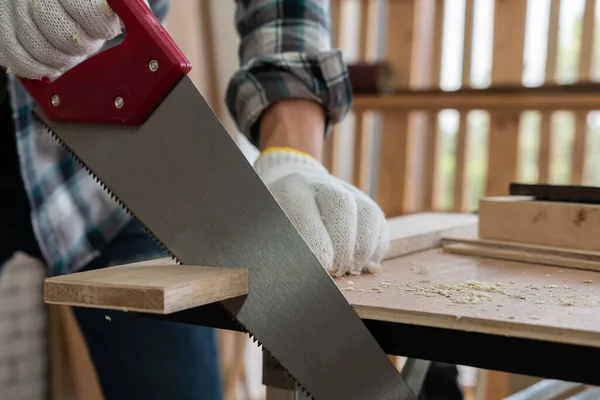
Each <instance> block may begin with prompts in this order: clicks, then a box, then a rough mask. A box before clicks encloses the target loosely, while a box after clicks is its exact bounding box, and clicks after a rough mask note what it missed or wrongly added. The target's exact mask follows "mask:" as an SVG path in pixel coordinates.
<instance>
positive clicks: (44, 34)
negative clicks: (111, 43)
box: [0, 0, 121, 79]
mask: <svg viewBox="0 0 600 400" xmlns="http://www.w3.org/2000/svg"><path fill="white" fill-rule="evenodd" d="M120 33H121V23H120V20H119V18H118V17H117V15H116V14H115V13H114V12H113V11H112V9H111V8H110V7H109V6H108V4H107V2H106V0H0V66H4V67H7V68H8V69H9V70H10V71H11V72H13V73H14V74H15V75H17V76H21V77H25V78H30V79H40V78H44V77H49V78H55V77H57V76H59V75H60V74H62V73H63V72H65V71H66V70H68V69H70V68H72V67H74V66H75V65H77V64H79V63H80V62H82V61H83V60H84V59H85V58H87V57H89V56H90V55H92V54H93V53H95V52H97V51H98V50H100V48H101V47H102V45H104V43H105V42H106V40H109V39H113V38H115V37H116V36H117V35H119V34H120Z"/></svg>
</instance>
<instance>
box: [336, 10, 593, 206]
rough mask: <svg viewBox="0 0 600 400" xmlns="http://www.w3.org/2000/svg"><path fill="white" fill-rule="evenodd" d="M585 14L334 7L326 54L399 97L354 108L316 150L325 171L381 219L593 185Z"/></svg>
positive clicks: (589, 42) (360, 98)
mask: <svg viewBox="0 0 600 400" xmlns="http://www.w3.org/2000/svg"><path fill="white" fill-rule="evenodd" d="M596 8H597V7H596V1H595V0H568V1H564V0H563V1H560V0H495V1H494V0H446V1H444V0H418V1H416V0H331V15H332V27H333V30H334V46H335V47H339V48H341V49H342V50H343V51H344V53H345V55H346V58H347V59H348V60H349V61H358V60H360V61H374V60H383V61H386V62H388V63H389V64H390V65H391V66H392V68H393V70H394V72H395V75H396V85H397V91H396V93H394V94H387V95H368V96H367V95H358V94H357V95H355V100H354V109H353V113H352V117H351V118H348V120H347V121H346V122H344V123H343V124H342V125H341V126H339V127H338V128H337V129H336V130H335V131H334V132H333V133H332V135H331V136H330V138H329V139H328V141H327V154H326V165H327V166H328V168H329V169H330V171H331V172H332V173H334V174H336V175H338V176H341V177H344V178H345V179H347V180H349V181H350V182H352V183H354V184H356V185H358V186H359V187H360V188H361V189H363V190H365V191H367V192H368V193H370V194H371V195H372V196H373V197H374V198H375V199H376V200H377V201H378V202H379V204H380V205H381V206H382V207H383V209H384V211H385V212H386V214H387V215H388V216H395V215H400V214H405V213H410V212H415V211H422V210H454V211H471V210H473V209H476V207H477V199H478V198H479V197H480V196H481V195H483V194H487V195H500V194H506V193H507V191H508V185H509V182H511V181H515V180H518V181H527V182H552V183H574V184H598V183H599V182H600V179H599V178H597V176H599V175H600V174H598V173H597V172H600V157H599V155H598V153H599V152H600V140H599V139H600V123H599V122H600V119H597V116H596V113H595V112H594V111H595V110H598V109H600V91H598V89H600V85H599V86H597V85H595V84H593V83H591V81H593V80H594V79H595V75H596V69H595V68H596V63H595V62H594V60H595V53H594V49H595V47H596V45H597V44H598V41H596V40H595V39H594V35H595V32H596V29H595V28H596V26H595V25H596V19H597V18H600V14H599V13H597V11H596ZM490 14H491V15H493V18H489V16H490ZM597 14H598V16H597ZM486 18H487V19H488V20H489V21H486V22H483V21H485V19H486ZM456 32H460V34H458V35H457V34H456ZM488 49H490V51H489V53H486V51H487V50H488ZM490 58H491V60H490ZM544 58H545V60H544ZM486 62H487V66H489V68H488V69H489V71H486V70H485V68H486ZM577 66H578V67H577ZM536 68H537V69H536ZM536 72H537V76H536ZM452 74H454V76H455V79H454V82H448V81H449V79H448V76H451V75H452ZM532 77H533V78H532ZM546 85H553V86H552V87H547V86H546ZM556 85H558V86H556ZM449 86H450V88H449ZM507 86H508V87H507ZM540 86H541V87H540ZM526 87H527V89H526ZM496 88H499V89H496ZM436 89H437V90H436ZM442 89H443V90H442ZM448 89H451V91H450V92H449V90H448ZM472 89H478V90H472Z"/></svg>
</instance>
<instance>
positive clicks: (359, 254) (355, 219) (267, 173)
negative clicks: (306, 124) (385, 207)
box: [254, 148, 389, 276]
mask: <svg viewBox="0 0 600 400" xmlns="http://www.w3.org/2000/svg"><path fill="white" fill-rule="evenodd" d="M254 168H255V170H256V172H257V173H258V175H259V176H260V177H261V179H262V180H263V182H265V184H266V185H267V187H268V188H269V190H271V192H272V193H273V195H274V196H275V198H276V199H277V201H278V202H279V204H280V205H281V207H282V208H283V210H284V211H285V212H286V213H287V215H288V216H289V218H290V219H291V220H292V222H293V223H294V225H295V226H296V228H297V229H298V231H299V232H300V233H301V234H302V236H303V237H304V239H305V240H306V242H307V243H308V245H309V247H310V248H311V249H312V251H313V252H314V253H315V254H316V256H317V258H318V259H319V261H321V263H322V264H323V266H324V267H325V268H326V269H327V270H328V271H329V272H330V273H331V274H332V275H333V276H342V275H345V274H352V275H358V274H361V273H362V272H377V271H380V270H381V261H382V259H383V257H384V255H385V252H386V251H387V249H388V246H389V232H388V226H387V221H386V219H385V216H384V214H383V212H382V210H381V209H380V208H379V206H378V205H377V204H376V203H375V202H374V201H373V200H372V199H371V198H370V197H369V196H367V195H366V194H365V193H363V192H361V191H360V190H358V189H357V188H356V187H354V186H352V185H350V184H348V183H347V182H344V181H342V180H341V179H338V178H336V177H334V176H333V175H331V174H329V172H328V171H327V169H326V168H325V167H323V166H322V165H321V164H320V163H319V162H318V161H316V160H315V159H313V158H312V157H310V156H308V155H306V154H304V153H300V152H296V151H294V150H291V149H280V148H274V149H267V150H266V151H264V152H263V153H262V154H261V155H260V157H259V158H258V159H257V161H256V162H255V165H254Z"/></svg>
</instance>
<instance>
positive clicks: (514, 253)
mask: <svg viewBox="0 0 600 400" xmlns="http://www.w3.org/2000/svg"><path fill="white" fill-rule="evenodd" d="M443 249H444V252H446V253H452V254H463V255H468V256H477V257H489V258H495V259H498V260H509V261H521V262H527V263H532V264H544V265H552V266H555V267H564V268H576V269H583V270H586V271H596V272H600V252H599V253H598V254H596V255H594V256H585V255H581V254H578V253H575V255H573V254H572V253H570V252H561V251H560V250H551V251H546V250H545V249H544V248H535V247H529V248H519V247H518V246H509V245H506V246H496V245H490V244H485V243H477V242H475V243H473V244H471V243H445V244H444V245H443Z"/></svg>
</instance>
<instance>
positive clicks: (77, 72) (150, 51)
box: [20, 0, 191, 125]
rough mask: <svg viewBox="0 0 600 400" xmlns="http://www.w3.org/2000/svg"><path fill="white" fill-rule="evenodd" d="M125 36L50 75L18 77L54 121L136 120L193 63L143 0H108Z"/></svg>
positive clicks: (133, 122)
mask: <svg viewBox="0 0 600 400" xmlns="http://www.w3.org/2000/svg"><path fill="white" fill-rule="evenodd" d="M108 4H109V6H110V7H111V8H112V9H113V11H114V12H115V13H116V14H117V15H118V16H119V17H120V18H121V21H122V22H123V25H124V26H125V39H124V40H123V42H122V43H121V44H119V45H118V46H115V47H112V48H110V49H108V50H106V51H103V52H101V53H99V54H97V55H95V56H92V57H90V58H89V59H87V60H85V61H84V62H82V63H81V64H79V65H77V66H75V67H74V68H72V69H70V70H69V71H67V72H66V73H64V74H63V75H61V76H60V77H59V78H58V79H56V80H54V81H53V82H51V81H50V79H47V78H45V79H42V80H30V79H24V78H21V79H20V81H21V83H22V84H23V86H24V87H25V89H27V91H28V92H29V94H30V96H31V97H32V98H33V100H34V101H35V102H36V103H37V105H38V106H39V107H40V108H41V109H42V110H43V112H44V114H45V115H46V116H47V117H48V118H49V119H50V120H52V121H56V122H81V123H94V124H122V125H138V124H141V123H143V122H144V121H145V120H146V119H147V118H148V117H149V116H150V114H151V113H152V112H153V111H154V109H155V108H156V107H157V106H158V105H159V104H160V103H161V102H162V100H163V99H164V97H165V96H166V95H167V94H168V93H169V91H170V90H171V89H172V88H173V86H174V85H175V84H176V83H177V82H179V81H180V80H181V78H183V77H184V76H185V75H186V74H187V73H188V72H189V71H190V70H191V64H190V62H189V61H188V60H187V58H186V57H185V55H184V54H183V53H182V52H181V50H180V49H179V48H178V47H177V45H176V44H175V42H174V41H173V39H172V38H171V36H170V35H169V34H168V32H167V31H166V30H165V28H164V27H163V26H162V25H161V23H160V21H159V20H158V19H157V18H156V17H155V16H154V14H153V13H152V10H150V9H149V8H148V7H147V6H146V5H145V4H144V3H143V0H108Z"/></svg>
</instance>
